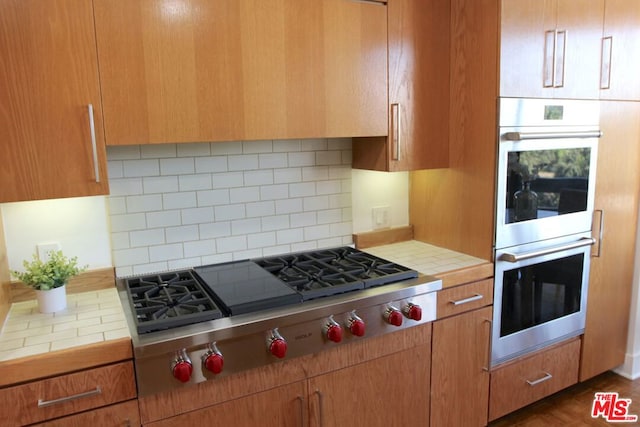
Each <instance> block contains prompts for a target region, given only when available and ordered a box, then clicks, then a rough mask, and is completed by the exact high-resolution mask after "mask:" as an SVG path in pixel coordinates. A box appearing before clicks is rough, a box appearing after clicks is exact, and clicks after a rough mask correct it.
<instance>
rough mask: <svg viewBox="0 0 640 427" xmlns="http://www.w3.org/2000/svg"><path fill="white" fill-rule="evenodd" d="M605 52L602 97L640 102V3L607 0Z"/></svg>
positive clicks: (604, 37) (631, 0)
mask: <svg viewBox="0 0 640 427" xmlns="http://www.w3.org/2000/svg"><path fill="white" fill-rule="evenodd" d="M607 38H609V39H608V40H607ZM607 44H609V45H608V47H609V49H610V52H611V53H610V57H609V56H608V55H607V53H608V52H607V49H606V46H607ZM602 53H603V58H602V61H603V64H602V65H603V71H602V73H603V76H602V78H603V81H602V82H601V88H602V91H601V92H600V98H601V99H610V100H616V99H617V100H630V101H640V79H638V78H637V75H638V71H640V2H638V1H637V0H606V1H605V16H604V33H603V52H602Z"/></svg>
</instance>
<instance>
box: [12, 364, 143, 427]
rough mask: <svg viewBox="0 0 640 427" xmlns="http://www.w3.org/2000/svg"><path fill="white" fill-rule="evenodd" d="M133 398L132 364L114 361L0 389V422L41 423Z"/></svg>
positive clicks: (134, 395)
mask: <svg viewBox="0 0 640 427" xmlns="http://www.w3.org/2000/svg"><path fill="white" fill-rule="evenodd" d="M135 397H136V387H135V378H134V373H133V363H132V362H123V363H118V364H114V365H109V366H104V367H101V368H95V369H90V370H86V371H81V372H76V373H73V374H68V375H61V376H59V377H54V378H49V379H46V380H41V381H33V382H30V383H27V384H23V385H18V386H14V387H7V388H3V389H0V409H1V410H0V425H2V426H18V425H24V424H31V423H37V422H42V421H44V420H48V419H51V418H56V417H61V416H64V415H69V414H73V413H76V412H80V411H85V410H87V409H93V408H98V407H101V406H106V405H109V404H112V403H116V402H121V401H124V400H131V399H135Z"/></svg>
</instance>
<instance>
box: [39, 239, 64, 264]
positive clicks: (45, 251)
mask: <svg viewBox="0 0 640 427" xmlns="http://www.w3.org/2000/svg"><path fill="white" fill-rule="evenodd" d="M36 248H38V258H40V261H42V262H47V261H49V257H50V253H51V252H52V251H59V250H60V243H58V242H49V243H38V244H37V245H36Z"/></svg>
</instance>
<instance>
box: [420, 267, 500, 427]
mask: <svg viewBox="0 0 640 427" xmlns="http://www.w3.org/2000/svg"><path fill="white" fill-rule="evenodd" d="M492 303H493V280H492V279H487V280H483V281H480V282H474V283H470V284H465V285H461V286H457V287H454V288H448V289H443V290H442V291H440V292H439V293H438V319H439V320H437V321H436V322H434V324H433V343H432V344H433V348H432V359H431V365H432V377H431V425H432V426H452V427H456V426H460V425H465V426H485V425H487V408H488V405H489V366H490V363H491V354H490V340H491V318H492V307H491V304H492ZM478 307H482V308H478ZM447 316H448V317H447ZM443 317H444V318H443Z"/></svg>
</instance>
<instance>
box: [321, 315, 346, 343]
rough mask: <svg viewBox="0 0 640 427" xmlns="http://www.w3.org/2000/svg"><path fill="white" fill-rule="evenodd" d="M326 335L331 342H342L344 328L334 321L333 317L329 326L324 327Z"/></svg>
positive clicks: (329, 320)
mask: <svg viewBox="0 0 640 427" xmlns="http://www.w3.org/2000/svg"><path fill="white" fill-rule="evenodd" d="M324 334H325V336H326V337H327V339H328V340H329V341H333V342H340V341H342V326H340V325H339V324H338V322H336V321H335V320H333V316H331V317H329V319H328V320H327V324H326V325H325V326H324Z"/></svg>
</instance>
